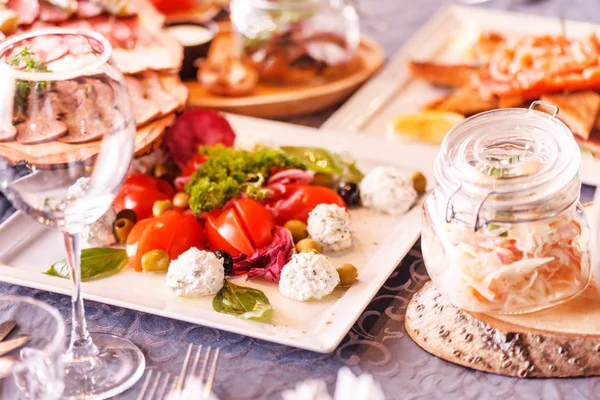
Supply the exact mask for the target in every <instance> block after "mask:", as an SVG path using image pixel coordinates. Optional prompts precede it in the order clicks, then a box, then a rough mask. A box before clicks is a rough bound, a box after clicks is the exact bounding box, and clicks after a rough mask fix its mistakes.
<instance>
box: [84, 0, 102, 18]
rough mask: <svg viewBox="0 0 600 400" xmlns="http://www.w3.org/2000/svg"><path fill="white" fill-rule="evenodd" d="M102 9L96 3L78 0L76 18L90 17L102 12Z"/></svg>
mask: <svg viewBox="0 0 600 400" xmlns="http://www.w3.org/2000/svg"><path fill="white" fill-rule="evenodd" d="M103 11H104V10H103V9H102V7H100V6H99V5H97V4H94V3H92V2H90V1H87V0H79V2H78V7H77V18H92V17H97V16H98V15H100V14H102V12H103Z"/></svg>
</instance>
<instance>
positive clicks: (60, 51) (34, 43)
mask: <svg viewBox="0 0 600 400" xmlns="http://www.w3.org/2000/svg"><path fill="white" fill-rule="evenodd" d="M30 47H31V51H33V52H34V53H36V54H37V56H38V58H39V60H40V61H41V62H43V63H46V64H47V63H50V62H53V61H56V60H58V59H60V58H62V57H64V56H65V55H66V54H67V53H68V52H69V46H67V44H66V43H65V41H64V40H63V38H62V37H60V36H38V37H35V38H33V39H32V40H31V42H30Z"/></svg>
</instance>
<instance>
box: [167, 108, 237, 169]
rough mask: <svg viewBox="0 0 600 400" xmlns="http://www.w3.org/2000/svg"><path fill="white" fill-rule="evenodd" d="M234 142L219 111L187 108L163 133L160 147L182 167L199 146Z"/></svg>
mask: <svg viewBox="0 0 600 400" xmlns="http://www.w3.org/2000/svg"><path fill="white" fill-rule="evenodd" d="M234 142H235V133H234V132H233V129H232V128H231V125H229V122H227V120H226V119H225V118H224V117H223V116H222V115H221V114H219V113H218V112H216V111H212V110H204V109H189V110H186V111H185V112H184V113H183V114H181V116H179V117H178V118H177V119H176V120H175V124H174V125H173V126H172V127H171V128H169V129H168V130H167V131H166V132H165V135H164V138H163V147H164V148H165V149H166V150H167V151H168V152H169V154H170V155H171V157H172V158H173V160H174V161H175V163H177V165H178V166H179V167H180V168H183V167H184V166H185V164H186V163H187V162H188V160H189V159H190V158H192V157H193V156H195V155H196V154H198V147H200V146H202V145H213V144H219V143H220V144H224V145H225V146H228V147H231V146H233V143H234Z"/></svg>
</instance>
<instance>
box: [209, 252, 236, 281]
mask: <svg viewBox="0 0 600 400" xmlns="http://www.w3.org/2000/svg"><path fill="white" fill-rule="evenodd" d="M213 253H215V256H217V258H218V259H220V260H223V268H224V269H225V275H231V274H232V273H233V257H231V254H229V253H228V252H226V251H225V250H215V251H213Z"/></svg>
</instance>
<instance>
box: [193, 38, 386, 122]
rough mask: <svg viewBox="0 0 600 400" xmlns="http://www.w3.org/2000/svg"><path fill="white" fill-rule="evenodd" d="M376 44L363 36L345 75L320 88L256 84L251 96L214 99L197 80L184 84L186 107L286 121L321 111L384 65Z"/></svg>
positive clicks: (383, 58) (314, 86)
mask: <svg viewBox="0 0 600 400" xmlns="http://www.w3.org/2000/svg"><path fill="white" fill-rule="evenodd" d="M384 61H385V55H384V52H383V49H382V48H381V46H380V45H379V44H377V43H376V42H374V41H373V40H371V39H369V38H366V37H363V39H362V41H361V44H360V47H359V48H358V51H357V54H356V57H355V60H354V61H353V63H352V65H351V66H350V67H349V68H348V73H346V74H344V75H343V76H341V77H340V78H338V79H336V80H333V81H331V82H328V83H325V84H323V85H306V84H304V85H287V86H275V85H267V84H264V83H259V84H258V86H257V88H256V89H255V91H254V93H253V94H251V95H249V96H243V97H224V96H215V95H212V94H210V93H209V92H208V91H206V90H205V89H204V88H203V87H202V85H201V84H200V83H199V82H197V81H193V82H192V81H190V82H185V85H186V86H187V87H188V89H189V90H190V97H189V100H188V105H189V106H192V107H204V108H212V109H217V110H221V111H226V112H231V113H236V114H243V115H249V116H253V117H260V118H289V117H294V116H299V115H306V114H310V113H314V112H318V111H322V110H324V109H327V108H329V107H332V106H334V105H336V104H339V103H341V102H343V101H344V100H346V99H347V98H348V97H349V96H350V95H351V94H352V93H353V92H354V91H355V90H356V89H357V88H358V87H359V86H360V85H361V84H362V83H364V82H365V81H366V80H367V79H369V78H370V77H371V76H372V75H373V74H374V73H375V72H377V70H378V69H379V68H380V67H381V66H382V65H383V62H384Z"/></svg>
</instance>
